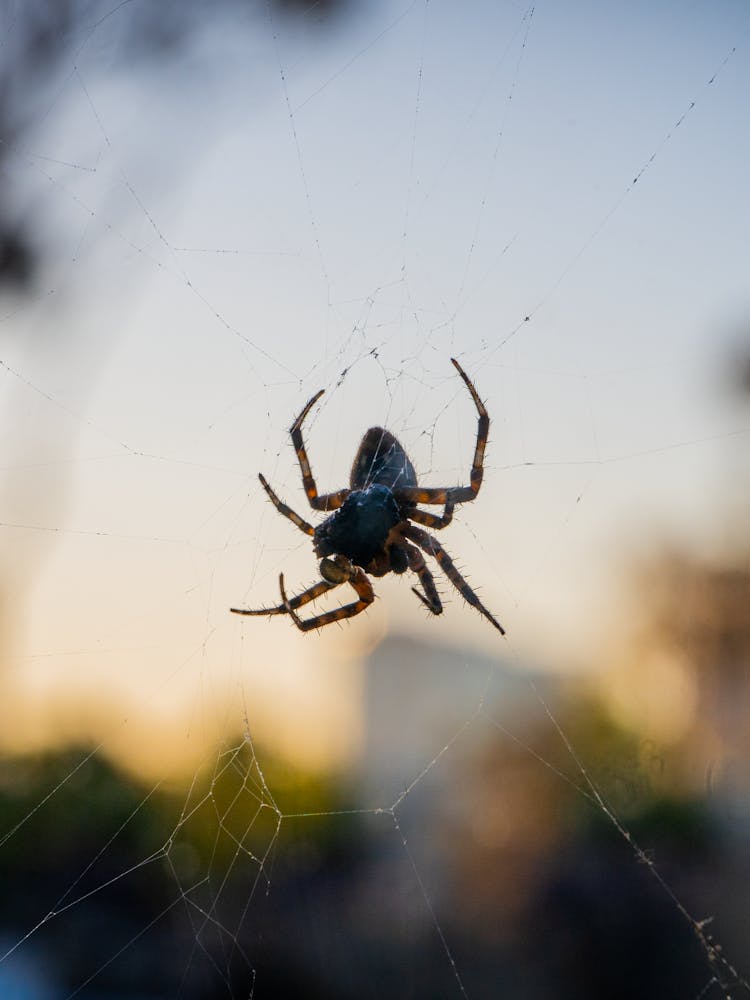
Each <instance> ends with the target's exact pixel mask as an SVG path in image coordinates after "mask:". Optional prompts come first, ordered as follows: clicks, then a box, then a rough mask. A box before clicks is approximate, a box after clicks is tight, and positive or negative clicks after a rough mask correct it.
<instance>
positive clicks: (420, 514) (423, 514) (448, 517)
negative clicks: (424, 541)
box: [408, 500, 454, 528]
mask: <svg viewBox="0 0 750 1000" xmlns="http://www.w3.org/2000/svg"><path fill="white" fill-rule="evenodd" d="M453 506H454V503H453V501H452V500H448V501H447V502H446V504H445V510H444V511H443V513H442V514H431V513H430V512H429V511H428V510H420V509H419V508H418V507H415V508H414V510H410V511H409V515H408V516H409V520H410V521H416V522H417V523H418V524H423V525H424V526H425V527H426V528H447V527H448V525H449V524H450V523H451V521H452V520H453Z"/></svg>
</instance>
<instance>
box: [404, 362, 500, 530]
mask: <svg viewBox="0 0 750 1000" xmlns="http://www.w3.org/2000/svg"><path fill="white" fill-rule="evenodd" d="M451 361H452V362H453V366H454V368H455V369H456V371H457V372H458V374H459V375H460V376H461V378H462V379H463V380H464V383H465V384H466V388H467V389H468V390H469V392H470V393H471V398H472V399H473V400H474V405H475V406H476V408H477V413H478V414H479V420H478V422H477V443H476V445H475V446H474V459H473V461H472V463H471V472H470V473H469V481H470V483H471V485H470V486H438V487H434V488H427V489H423V488H422V487H420V486H399V487H397V488H396V489H395V490H394V491H393V495H394V496H395V498H396V500H397V501H398V502H399V503H404V502H406V503H442V504H448V503H451V504H455V503H466V502H467V501H469V500H473V499H474V498H475V497H476V495H477V493H479V488H480V486H481V485H482V477H483V475H484V452H485V448H486V447H487V435H488V434H489V432H490V416H489V414H488V413H487V410H486V409H485V406H484V403H483V402H482V400H481V399H480V398H479V393H478V392H477V390H476V389H475V388H474V383H473V382H472V381H471V379H470V378H469V376H468V375H467V374H466V372H465V371H464V370H463V368H462V367H461V365H460V364H459V363H458V361H456V359H455V358H451ZM443 516H445V515H443ZM435 527H437V525H435Z"/></svg>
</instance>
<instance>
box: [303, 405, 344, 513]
mask: <svg viewBox="0 0 750 1000" xmlns="http://www.w3.org/2000/svg"><path fill="white" fill-rule="evenodd" d="M324 392H325V389H321V390H320V392H317V393H316V394H315V395H314V396H313V398H312V399H311V400H310V401H309V402H308V403H307V405H306V406H305V408H304V410H303V411H302V413H300V415H299V416H298V417H297V419H296V420H295V421H294V423H293V424H292V426H291V427H290V428H289V433H290V434H291V435H292V444H293V445H294V450H295V451H296V453H297V460H298V461H299V467H300V470H301V472H302V484H303V486H304V487H305V493H306V494H307V499H308V502H309V504H310V506H311V507H312V508H313V510H336V509H337V508H338V507H340V506H341V504H342V503H343V502H344V500H346V498H347V497H348V496H349V494H350V492H351V490H338V491H337V492H336V493H326V494H324V495H323V496H318V487H317V486H316V485H315V478H314V477H313V474H312V470H311V468H310V460H309V459H308V457H307V452H306V451H305V443H304V441H303V440H302V422H303V420H304V419H305V417H306V416H307V414H308V413H309V412H310V410H311V409H312V407H313V406H314V405H315V403H317V401H318V400H319V399H320V397H321V396H322V395H323V393H324Z"/></svg>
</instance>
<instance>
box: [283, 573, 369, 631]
mask: <svg viewBox="0 0 750 1000" xmlns="http://www.w3.org/2000/svg"><path fill="white" fill-rule="evenodd" d="M341 582H342V583H344V582H345V581H344V580H342V581H341ZM346 582H347V583H350V584H351V585H352V587H354V589H355V590H356V591H357V594H358V595H359V600H358V601H354V602H353V603H352V604H345V605H344V606H343V607H341V608H336V609H335V611H325V612H323V614H322V615H316V616H315V617H314V618H309V619H308V620H307V621H303V620H302V619H301V618H300V617H299V615H298V614H297V613H296V612H295V610H294V600H295V599H294V598H292V600H291V601H290V600H289V599H288V598H287V596H286V591H285V590H284V574H283V573H282V574H281V576H280V577H279V589H280V590H281V598H282V600H283V602H284V607H285V609H286V611H287V613H288V615H289V617H290V618H291V619H292V621H293V622H294V624H295V625H296V626H297V628H298V629H300V631H302V632H309V631H310V630H311V629H314V628H323V626H324V625H332V624H333V622H340V621H343V620H344V619H345V618H353V617H354V615H358V614H359V613H360V612H361V611H364V610H365V608H368V607H369V606H370V605H371V604H372V602H373V601H374V600H375V593H374V591H373V589H372V584H371V583H370V581H369V579H368V578H367V576H366V575H365V572H364V570H362V569H360V568H359V566H353V567H352V571H351V575H350V576H348V577H347V580H346ZM331 586H339V584H331Z"/></svg>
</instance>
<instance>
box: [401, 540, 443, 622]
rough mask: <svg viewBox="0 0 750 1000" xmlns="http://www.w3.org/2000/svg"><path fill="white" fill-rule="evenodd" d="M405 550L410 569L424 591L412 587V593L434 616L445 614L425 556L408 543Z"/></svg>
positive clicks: (405, 544) (405, 543)
mask: <svg viewBox="0 0 750 1000" xmlns="http://www.w3.org/2000/svg"><path fill="white" fill-rule="evenodd" d="M404 548H405V549H406V552H407V555H408V556H409V569H410V570H411V571H412V573H416V574H417V576H418V577H419V582H420V583H421V584H422V589H423V590H424V593H422V591H421V590H417V588H416V587H412V588H411V589H412V592H413V593H414V594H416V595H417V597H418V598H419V599H420V601H421V602H422V604H424V606H425V607H426V608H427V610H428V611H431V612H432V613H433V615H439V614H442V612H443V605H442V602H441V600H440V595H439V594H438V592H437V587H436V586H435V578H434V576H433V575H432V573H431V572H430V571H429V569H428V568H427V563H426V562H425V561H424V556H423V555H422V553H421V552H420V551H419V549H418V548H416V547H415V546H414V545H409V543H408V542H404Z"/></svg>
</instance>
